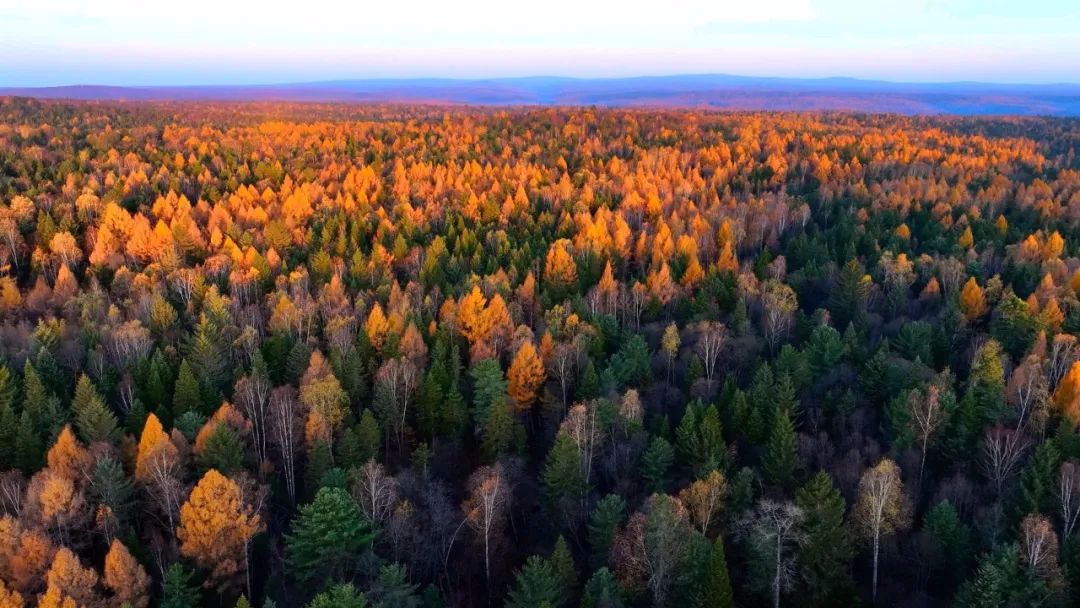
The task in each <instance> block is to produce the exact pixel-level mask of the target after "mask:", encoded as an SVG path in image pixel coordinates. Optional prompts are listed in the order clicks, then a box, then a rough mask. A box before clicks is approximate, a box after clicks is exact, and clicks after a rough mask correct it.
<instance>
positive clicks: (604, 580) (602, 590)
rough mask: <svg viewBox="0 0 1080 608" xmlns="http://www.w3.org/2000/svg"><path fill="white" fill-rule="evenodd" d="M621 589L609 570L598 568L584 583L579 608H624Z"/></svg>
mask: <svg viewBox="0 0 1080 608" xmlns="http://www.w3.org/2000/svg"><path fill="white" fill-rule="evenodd" d="M625 606H626V604H625V603H624V602H623V592H622V588H621V587H619V582H618V581H617V580H615V575H614V574H612V573H611V570H608V569H607V568H606V567H605V568H600V569H599V570H597V571H596V572H594V573H593V575H592V577H591V578H589V582H587V583H585V589H584V591H582V594H581V608H624V607H625ZM721 608H723V607H721Z"/></svg>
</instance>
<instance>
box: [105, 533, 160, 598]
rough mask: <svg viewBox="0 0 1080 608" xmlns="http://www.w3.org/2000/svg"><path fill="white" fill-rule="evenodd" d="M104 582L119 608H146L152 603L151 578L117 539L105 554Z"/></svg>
mask: <svg viewBox="0 0 1080 608" xmlns="http://www.w3.org/2000/svg"><path fill="white" fill-rule="evenodd" d="M103 581H104V583H105V586H106V587H108V588H109V590H110V591H112V593H113V601H114V602H115V603H116V605H117V606H124V605H127V606H131V608H146V606H147V605H148V604H149V603H150V577H149V576H148V575H147V574H146V570H144V569H143V567H142V565H141V564H139V562H137V561H135V558H134V557H132V556H131V553H130V552H128V549H127V547H125V546H124V544H123V543H121V542H120V541H118V540H115V539H114V540H113V541H112V544H111V545H109V552H108V553H106V554H105V569H104V578H103Z"/></svg>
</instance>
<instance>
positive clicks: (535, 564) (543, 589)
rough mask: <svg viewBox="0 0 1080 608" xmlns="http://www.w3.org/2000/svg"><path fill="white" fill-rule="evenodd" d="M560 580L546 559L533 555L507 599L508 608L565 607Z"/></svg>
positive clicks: (518, 575) (519, 574)
mask: <svg viewBox="0 0 1080 608" xmlns="http://www.w3.org/2000/svg"><path fill="white" fill-rule="evenodd" d="M563 599H564V597H563V596H562V595H561V593H560V590H559V580H558V578H557V577H556V575H555V572H554V571H553V570H552V568H551V564H550V563H548V562H547V560H545V559H544V558H542V557H540V556H538V555H533V556H531V557H529V559H528V560H526V561H525V567H523V568H522V569H521V570H520V571H519V572H518V573H517V577H516V580H515V583H514V589H513V590H511V591H510V595H509V596H508V597H507V601H506V608H541V607H543V606H551V607H552V608H557V607H559V606H563V605H564V604H563Z"/></svg>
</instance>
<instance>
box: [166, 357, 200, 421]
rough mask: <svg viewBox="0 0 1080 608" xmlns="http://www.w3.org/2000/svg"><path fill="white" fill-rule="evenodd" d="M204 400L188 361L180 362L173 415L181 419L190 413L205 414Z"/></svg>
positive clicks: (174, 389) (174, 393)
mask: <svg viewBox="0 0 1080 608" xmlns="http://www.w3.org/2000/svg"><path fill="white" fill-rule="evenodd" d="M203 409H205V408H203V400H202V395H201V394H200V392H199V381H198V379H196V378H195V374H194V372H192V371H191V366H190V365H189V364H188V362H187V359H182V360H181V361H180V369H179V371H178V372H177V373H176V386H175V387H174V388H173V400H172V413H173V416H174V417H175V418H179V417H180V416H183V415H184V414H186V413H188V412H195V413H197V414H203V413H204V412H203Z"/></svg>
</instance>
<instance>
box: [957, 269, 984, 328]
mask: <svg viewBox="0 0 1080 608" xmlns="http://www.w3.org/2000/svg"><path fill="white" fill-rule="evenodd" d="M960 310H962V311H963V313H964V316H965V317H967V320H968V321H972V322H974V321H976V320H978V319H979V318H981V317H982V316H983V315H984V314H986V294H985V293H984V292H983V290H982V288H981V287H979V284H978V283H977V282H976V281H975V277H971V278H969V279H968V280H967V283H964V288H963V289H962V290H961V291H960Z"/></svg>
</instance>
